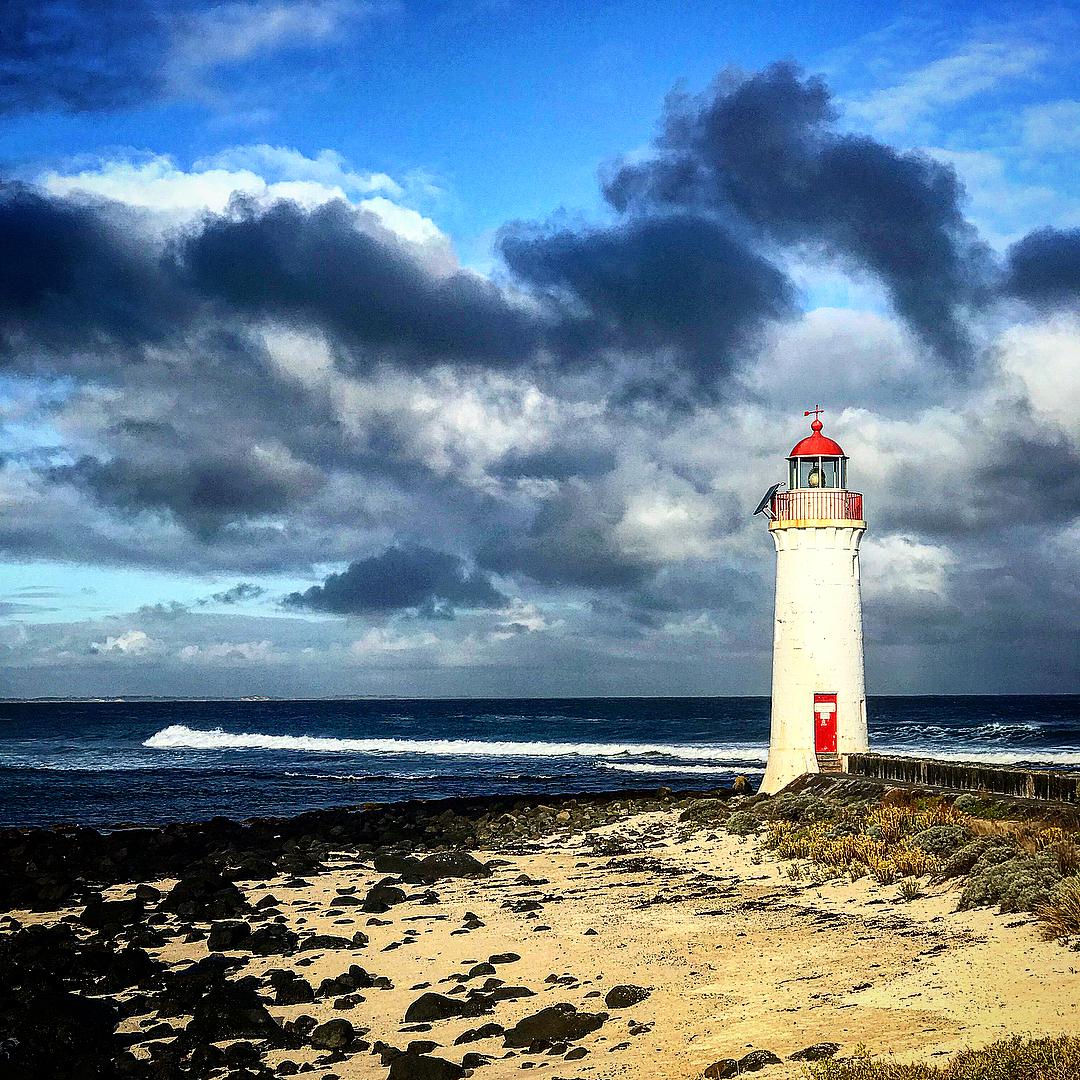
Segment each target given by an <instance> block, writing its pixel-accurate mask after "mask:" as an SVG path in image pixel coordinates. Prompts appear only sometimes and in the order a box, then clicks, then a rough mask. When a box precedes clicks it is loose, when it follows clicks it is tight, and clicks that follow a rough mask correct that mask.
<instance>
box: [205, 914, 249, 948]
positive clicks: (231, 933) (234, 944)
mask: <svg viewBox="0 0 1080 1080" xmlns="http://www.w3.org/2000/svg"><path fill="white" fill-rule="evenodd" d="M250 937H251V927H250V926H248V924H247V923H246V922H239V921H229V922H216V923H214V924H213V925H212V926H211V927H210V936H209V937H208V938H207V939H206V947H207V948H208V949H209V950H210V951H211V952H228V951H229V950H232V949H245V948H247V945H248V939H249V938H250Z"/></svg>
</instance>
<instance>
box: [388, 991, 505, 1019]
mask: <svg viewBox="0 0 1080 1080" xmlns="http://www.w3.org/2000/svg"><path fill="white" fill-rule="evenodd" d="M491 1004H492V1002H491V1000H490V998H488V997H487V996H485V997H483V998H482V999H480V1000H477V999H476V998H472V999H465V1000H462V999H460V998H452V997H449V996H448V995H446V994H437V993H435V992H434V991H431V990H429V991H428V992H427V993H426V994H421V995H420V996H419V997H418V998H417V999H416V1000H415V1001H414V1002H413V1003H412V1004H411V1005H410V1006H409V1007H408V1009H406V1010H405V1023H406V1024H426V1023H431V1022H432V1021H435V1020H449V1019H450V1018H451V1017H455V1016H481V1015H483V1014H484V1013H485V1012H488V1011H490V1008H491Z"/></svg>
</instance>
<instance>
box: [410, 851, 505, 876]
mask: <svg viewBox="0 0 1080 1080" xmlns="http://www.w3.org/2000/svg"><path fill="white" fill-rule="evenodd" d="M420 872H421V873H422V874H423V876H424V877H425V878H427V879H428V880H429V881H438V880H439V879H440V878H485V877H491V870H490V869H489V868H488V867H487V866H485V865H484V864H483V863H482V862H481V861H480V860H479V859H477V858H476V857H475V856H473V855H470V854H469V853H468V852H467V851H439V852H436V853H435V854H434V855H427V856H425V857H424V858H423V859H421V860H420Z"/></svg>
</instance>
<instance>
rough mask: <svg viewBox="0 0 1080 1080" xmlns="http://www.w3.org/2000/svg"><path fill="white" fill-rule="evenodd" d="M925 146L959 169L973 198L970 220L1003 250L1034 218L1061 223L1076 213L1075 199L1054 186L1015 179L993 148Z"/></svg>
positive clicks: (938, 157) (936, 157)
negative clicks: (1071, 212) (993, 151)
mask: <svg viewBox="0 0 1080 1080" xmlns="http://www.w3.org/2000/svg"><path fill="white" fill-rule="evenodd" d="M922 149H923V151H924V152H925V153H927V154H929V155H930V156H931V157H933V158H935V159H937V160H938V161H941V162H944V163H945V164H946V165H951V166H952V167H953V168H954V169H955V170H956V172H957V175H958V176H959V177H960V179H961V180H962V181H963V184H964V188H965V190H966V191H967V194H968V198H969V200H970V205H971V211H970V213H969V215H968V216H969V218H970V220H971V221H972V222H973V223H974V224H975V225H976V226H977V227H978V229H979V232H980V233H981V235H982V238H983V239H984V240H987V241H988V242H990V243H991V244H993V245H994V246H995V247H997V248H998V249H999V250H1003V249H1004V248H1005V247H1007V246H1008V245H1009V244H1011V243H1013V242H1014V241H1016V240H1018V239H1019V238H1020V236H1021V235H1023V234H1024V233H1026V232H1027V231H1028V230H1029V229H1030V228H1031V225H1032V222H1033V221H1035V222H1040V223H1046V222H1060V221H1062V220H1063V219H1065V218H1066V217H1067V215H1068V214H1069V212H1070V211H1073V212H1075V205H1074V204H1073V203H1072V202H1071V200H1069V199H1068V198H1066V197H1065V196H1064V195H1063V194H1062V193H1061V192H1058V191H1055V190H1054V189H1053V188H1052V187H1048V186H1046V185H1045V184H1029V183H1023V182H1020V181H1017V180H1014V179H1012V178H1011V177H1010V176H1009V175H1008V171H1007V168H1006V162H1005V160H1003V158H1002V157H1000V156H998V155H997V154H995V153H991V152H990V151H989V150H950V149H946V148H945V147H940V146H927V147H923V148H922Z"/></svg>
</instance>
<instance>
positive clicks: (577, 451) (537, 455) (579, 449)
mask: <svg viewBox="0 0 1080 1080" xmlns="http://www.w3.org/2000/svg"><path fill="white" fill-rule="evenodd" d="M616 460H617V459H616V457H615V451H614V450H613V449H612V448H611V447H610V446H602V445H601V446H598V445H596V444H586V443H581V442H568V443H558V444H557V445H553V446H547V447H544V448H543V449H541V450H508V451H507V452H506V453H505V454H503V456H502V457H501V458H499V460H498V461H497V462H495V464H494V465H491V466H490V467H489V468H488V472H489V473H491V475H492V476H498V477H500V478H501V479H503V480H560V481H561V480H570V479H571V478H573V477H575V476H579V477H596V476H603V475H605V474H606V473H609V472H611V470H612V469H614V468H615V464H616Z"/></svg>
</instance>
